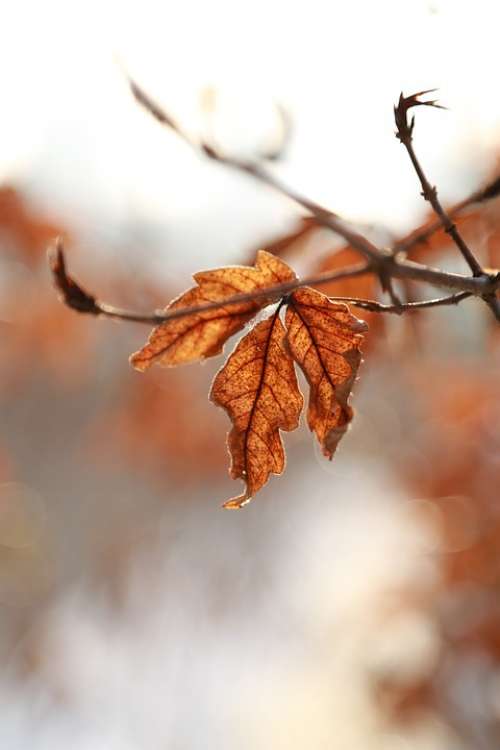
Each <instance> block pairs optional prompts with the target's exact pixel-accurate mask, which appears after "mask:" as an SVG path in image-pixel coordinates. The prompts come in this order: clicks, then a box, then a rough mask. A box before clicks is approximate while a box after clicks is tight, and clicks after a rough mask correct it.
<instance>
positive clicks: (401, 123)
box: [394, 89, 483, 276]
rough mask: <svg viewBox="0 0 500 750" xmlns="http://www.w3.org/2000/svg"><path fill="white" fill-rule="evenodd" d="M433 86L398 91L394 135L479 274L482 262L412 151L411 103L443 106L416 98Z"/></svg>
mask: <svg viewBox="0 0 500 750" xmlns="http://www.w3.org/2000/svg"><path fill="white" fill-rule="evenodd" d="M435 90H436V89H428V90H427V91H419V92H418V93H417V94H413V95H412V96H406V97H405V96H403V94H401V95H400V97H399V102H398V105H397V106H396V107H395V108H394V119H395V121H396V128H397V130H396V138H398V139H399V140H400V141H401V143H402V144H403V146H404V147H405V148H406V151H407V152H408V156H409V157H410V160H411V163H412V164H413V168H414V169H415V172H416V173H417V176H418V179H419V181H420V185H421V186H422V195H423V197H424V199H425V200H426V201H429V203H430V204H431V206H432V208H433V210H434V212H435V214H436V215H437V216H438V218H439V220H440V222H441V224H442V225H443V227H444V230H445V232H447V233H448V234H449V235H450V237H451V238H452V240H453V242H454V243H455V245H456V246H457V247H458V249H459V250H460V252H461V253H462V256H463V257H464V259H465V261H466V263H467V264H468V266H469V268H470V269H471V271H472V273H473V274H474V276H481V274H482V273H483V269H482V267H481V264H480V263H479V261H478V260H477V258H476V256H475V255H474V253H473V252H472V250H471V249H470V247H469V246H468V245H467V244H466V242H465V241H464V239H463V237H462V235H461V234H460V232H459V231H458V229H457V227H456V225H455V224H454V223H453V221H452V220H451V219H450V217H449V216H448V214H447V213H446V211H445V210H444V208H443V206H442V205H441V202H440V200H439V198H438V194H437V189H436V187H435V186H433V185H431V184H430V182H429V180H428V179H427V177H426V175H425V172H424V170H423V169H422V166H421V165H420V162H419V160H418V158H417V156H416V154H415V149H414V148H413V128H414V126H415V117H414V116H413V117H412V118H411V120H408V110H409V109H411V108H412V107H419V106H424V107H438V108H439V109H444V107H441V106H440V105H439V104H437V103H436V101H435V100H432V101H420V100H419V97H420V96H423V95H424V94H430V93H431V92H432V91H435Z"/></svg>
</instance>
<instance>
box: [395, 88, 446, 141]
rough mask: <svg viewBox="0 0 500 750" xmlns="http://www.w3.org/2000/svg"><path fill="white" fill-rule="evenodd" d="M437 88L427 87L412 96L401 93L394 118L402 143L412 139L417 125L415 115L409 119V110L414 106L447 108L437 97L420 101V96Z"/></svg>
mask: <svg viewBox="0 0 500 750" xmlns="http://www.w3.org/2000/svg"><path fill="white" fill-rule="evenodd" d="M433 91H437V89H426V90H425V91H418V92H417V93H416V94H412V95H411V96H404V94H403V92H401V94H400V95H399V101H398V103H397V106H396V107H394V119H395V121H396V128H397V130H396V138H398V139H399V140H400V141H401V142H402V143H404V142H405V141H406V142H409V141H411V138H412V134H413V128H414V126H415V117H412V118H411V120H408V110H410V109H411V108H412V107H435V108H437V109H446V107H443V106H442V105H441V104H438V103H437V99H431V101H424V102H422V101H420V99H419V97H420V96H424V95H425V94H432V92H433Z"/></svg>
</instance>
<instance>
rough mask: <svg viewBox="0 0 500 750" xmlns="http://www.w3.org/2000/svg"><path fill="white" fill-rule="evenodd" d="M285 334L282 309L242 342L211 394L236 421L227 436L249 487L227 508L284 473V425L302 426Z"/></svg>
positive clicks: (235, 469) (238, 474)
mask: <svg viewBox="0 0 500 750" xmlns="http://www.w3.org/2000/svg"><path fill="white" fill-rule="evenodd" d="M284 337H285V329H284V327H283V324H282V322H281V320H280V317H279V308H278V310H277V311H276V312H275V313H274V315H273V316H271V317H270V318H268V319H267V320H264V321H262V322H261V323H259V324H258V325H256V326H255V328H253V329H252V330H251V331H250V332H249V333H248V334H247V335H246V336H245V337H244V338H243V339H242V340H241V341H240V342H239V344H238V346H237V347H236V349H235V351H234V352H233V354H232V355H231V356H230V357H229V359H228V361H227V362H226V364H225V365H224V367H223V368H222V370H220V371H219V373H218V374H217V376H216V378H215V380H214V382H213V385H212V390H211V392H210V398H211V400H212V401H213V402H214V403H215V404H217V405H218V406H222V407H223V408H224V409H225V410H226V412H227V414H228V415H229V418H230V419H231V421H232V423H233V428H232V430H231V432H230V433H229V436H228V445H229V451H230V454H231V459H232V463H231V469H230V474H231V477H232V478H233V479H243V480H244V482H245V483H246V488H245V492H244V493H243V494H241V495H239V496H238V497H234V498H232V499H231V500H228V501H227V502H226V503H225V504H224V507H225V508H241V507H242V506H243V505H245V504H246V503H248V501H249V500H250V499H251V498H252V496H253V495H254V494H255V493H256V492H257V491H258V490H260V488H261V487H263V486H264V485H265V483H266V482H267V480H268V479H269V475H270V474H271V473H273V474H281V473H282V472H283V469H284V468H285V452H284V449H283V444H282V442H281V438H280V434H279V430H280V429H281V430H288V431H289V430H294V429H295V428H296V427H297V426H298V423H299V417H300V412H301V410H302V406H303V398H302V394H301V393H300V391H299V388H298V385H297V377H296V375H295V369H294V366H293V361H292V358H291V356H290V353H289V352H288V351H287V349H286V347H285V343H284Z"/></svg>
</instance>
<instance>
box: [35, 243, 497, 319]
mask: <svg viewBox="0 0 500 750" xmlns="http://www.w3.org/2000/svg"><path fill="white" fill-rule="evenodd" d="M389 261H390V265H389V266H388V269H389V270H390V271H392V276H397V277H399V278H422V277H421V273H423V274H424V275H426V276H427V275H428V274H430V277H431V283H432V280H434V281H435V275H437V276H439V277H441V276H443V277H445V279H446V282H447V283H445V284H443V285H444V286H447V285H448V286H451V287H452V288H453V287H454V286H455V288H460V287H459V286H458V284H459V283H461V284H463V285H466V286H468V285H469V284H476V285H477V287H476V288H473V289H468V288H465V289H462V291H461V292H460V293H458V294H453V295H451V296H448V297H441V298H438V299H433V300H426V301H424V302H409V303H406V304H403V303H401V302H399V300H398V301H397V302H396V303H394V304H391V305H385V304H382V303H379V302H376V301H375V300H363V299H359V298H357V297H334V298H332V299H337V300H340V301H345V302H350V303H351V304H352V305H354V306H356V307H361V308H363V309H365V310H370V311H372V312H388V313H402V312H406V311H411V310H415V309H418V308H426V307H438V306H443V305H452V304H457V303H458V302H460V301H461V300H463V299H466V298H467V297H471V296H483V295H484V286H479V285H480V284H481V282H483V279H482V278H481V279H478V278H474V277H467V276H460V275H459V274H448V273H446V272H445V271H438V270H437V269H432V268H427V267H426V266H419V264H416V263H415V264H411V265H409V264H410V262H409V261H408V262H406V263H405V264H401V263H397V262H395V261H393V259H392V258H389ZM49 263H50V267H51V270H52V273H53V277H54V281H55V284H56V287H57V288H58V289H59V292H60V293H61V297H62V301H63V302H64V303H65V304H66V305H67V306H68V307H71V308H72V309H73V310H76V311H77V312H80V313H86V314H89V315H96V316H102V317H106V318H114V319H115V320H124V321H129V322H134V323H145V324H148V325H153V326H155V325H160V324H161V323H165V322H167V321H168V320H174V319H176V318H183V317H187V316H188V315H193V314H195V313H201V312H208V311H210V310H220V308H222V307H228V306H230V305H232V304H241V302H250V301H253V300H257V299H262V298H269V297H272V298H274V299H277V298H279V297H284V296H286V295H287V294H290V293H291V292H293V291H294V290H295V289H299V288H300V287H303V286H321V285H322V284H327V283H331V282H334V281H340V280H342V279H347V278H354V277H357V276H364V275H366V274H369V273H373V270H374V269H373V268H372V267H371V266H370V265H369V264H357V265H352V266H346V267H345V268H340V269H337V270H335V271H330V272H329V273H323V274H318V275H316V276H309V277H307V278H304V279H297V280H295V281H290V282H286V283H283V284H276V285H274V286H269V287H267V288H265V289H259V290H255V291H253V292H248V293H244V294H235V295H233V296H231V297H228V298H227V299H225V300H221V301H215V302H207V303H206V304H203V305H197V306H193V307H187V308H177V309H175V310H166V311H162V310H156V311H155V312H153V313H136V312H132V311H129V310H123V309H120V308H118V307H114V306H112V305H109V304H107V303H104V302H98V301H97V299H96V298H95V297H94V296H93V295H91V294H89V293H88V292H86V291H85V290H83V288H82V287H81V286H80V284H79V283H78V282H76V281H75V280H74V279H73V278H72V277H71V276H70V275H69V274H68V273H67V270H66V263H65V257H64V249H63V244H62V240H61V239H60V238H58V239H57V240H56V243H55V246H54V247H53V248H51V249H50V250H49ZM415 274H416V275H415ZM424 280H429V278H425V279H424ZM494 283H495V284H496V285H497V286H499V285H500V273H498V274H497V275H496V277H495V281H494ZM490 294H492V295H493V294H494V292H490Z"/></svg>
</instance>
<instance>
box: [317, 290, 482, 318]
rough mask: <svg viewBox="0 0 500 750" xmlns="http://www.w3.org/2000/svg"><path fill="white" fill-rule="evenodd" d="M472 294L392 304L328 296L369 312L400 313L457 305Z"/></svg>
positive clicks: (459, 293) (458, 294)
mask: <svg viewBox="0 0 500 750" xmlns="http://www.w3.org/2000/svg"><path fill="white" fill-rule="evenodd" d="M472 296H473V294H472V293H471V292H458V293H457V294H450V295H449V296H448V297H438V298H436V299H429V300H422V301H419V302H405V303H403V302H396V303H395V304H393V305H384V304H382V303H381V302H375V300H362V299H358V298H356V297H330V299H331V300H335V301H338V302H348V303H349V304H351V305H353V306H354V307H361V308H362V309H363V310H369V311H370V312H379V313H395V314H396V315H401V313H404V312H411V311H412V310H422V309H424V308H428V307H445V306H447V305H458V303H459V302H461V301H462V300H464V299H468V298H469V297H472Z"/></svg>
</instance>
